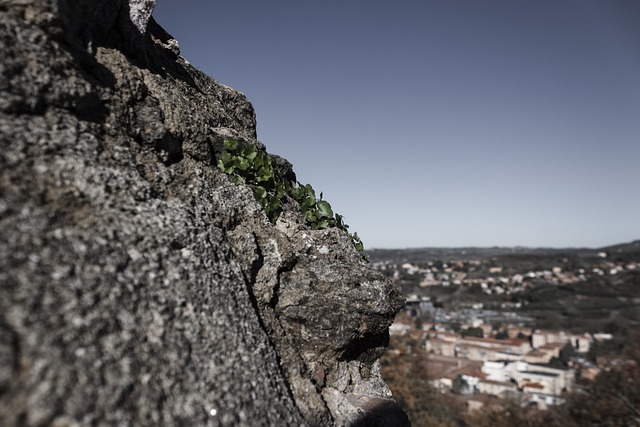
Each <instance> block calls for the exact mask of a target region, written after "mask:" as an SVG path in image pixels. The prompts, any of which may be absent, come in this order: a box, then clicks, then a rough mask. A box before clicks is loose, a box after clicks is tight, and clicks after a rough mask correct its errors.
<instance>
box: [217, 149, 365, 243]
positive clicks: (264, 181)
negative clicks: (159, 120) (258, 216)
mask: <svg viewBox="0 0 640 427" xmlns="http://www.w3.org/2000/svg"><path fill="white" fill-rule="evenodd" d="M224 147H225V151H223V153H222V154H221V155H220V157H219V158H218V162H217V165H218V168H219V169H220V170H222V171H224V172H225V173H227V174H229V176H230V177H231V179H232V180H233V182H235V183H236V184H238V185H247V186H249V188H251V190H252V191H253V195H254V196H255V198H256V200H257V201H258V203H260V205H261V206H262V207H263V209H264V210H265V213H266V214H267V217H268V218H269V220H270V221H271V222H275V220H276V219H277V218H278V215H280V212H281V211H282V206H281V201H282V199H283V198H284V197H289V198H291V199H293V200H295V201H296V202H298V205H299V206H300V209H301V210H302V214H303V215H304V218H305V220H306V222H307V224H308V225H309V226H310V227H312V228H315V229H323V228H330V227H337V228H339V229H341V230H344V231H346V232H347V233H348V234H349V238H350V239H351V242H352V243H353V245H354V246H355V248H356V250H357V251H358V252H362V251H363V250H364V245H363V244H362V240H360V237H358V233H353V234H351V233H349V226H348V225H347V224H345V223H344V220H343V217H342V215H339V214H337V213H335V214H334V212H333V209H332V208H331V204H329V202H327V201H326V200H323V198H322V193H320V198H319V199H318V198H317V197H316V192H315V190H314V189H313V187H312V186H311V185H310V184H306V185H302V184H300V183H299V182H294V181H291V180H288V179H286V178H285V177H284V176H283V174H282V172H281V171H280V169H279V168H278V165H277V164H276V163H275V162H274V160H273V158H271V157H270V156H269V155H268V154H267V153H266V152H265V151H262V150H259V149H258V148H257V147H256V146H255V145H252V144H246V145H242V144H240V143H238V141H236V140H234V139H227V140H225V141H224Z"/></svg>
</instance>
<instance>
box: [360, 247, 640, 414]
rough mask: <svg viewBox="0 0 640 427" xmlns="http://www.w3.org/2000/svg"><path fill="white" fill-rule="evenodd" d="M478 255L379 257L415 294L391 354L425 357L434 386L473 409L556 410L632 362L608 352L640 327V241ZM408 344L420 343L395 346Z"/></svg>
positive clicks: (375, 260)
mask: <svg viewBox="0 0 640 427" xmlns="http://www.w3.org/2000/svg"><path fill="white" fill-rule="evenodd" d="M426 251H428V250H425V252H426ZM430 251H431V252H433V250H430ZM468 252H470V251H462V250H461V251H460V253H459V254H458V255H460V254H462V253H464V255H465V256H464V257H459V258H449V259H447V260H446V261H445V260H443V259H440V260H437V259H434V254H433V253H429V255H427V256H425V257H424V258H422V260H421V259H420V258H421V257H420V254H419V253H416V250H412V251H411V253H409V254H407V253H404V254H403V253H402V252H401V251H396V252H395V253H391V252H385V253H382V254H380V253H378V254H374V256H373V257H372V264H373V266H374V268H376V269H377V270H379V271H381V272H382V273H383V274H385V275H386V276H388V277H390V278H392V279H393V280H395V281H396V282H398V283H399V284H400V285H401V286H402V288H403V290H404V291H405V293H406V295H407V303H406V306H405V308H404V309H403V311H402V312H401V313H400V314H399V315H398V316H397V318H396V321H395V322H394V323H393V325H392V326H391V328H390V334H391V341H392V345H391V347H390V350H389V351H390V352H392V353H393V352H395V355H394V354H391V355H389V356H388V357H393V356H398V354H399V353H402V352H415V353H418V355H417V356H419V357H418V358H417V359H414V360H419V361H420V362H419V363H424V364H425V369H424V371H426V376H427V377H428V382H429V384H430V385H431V386H432V387H433V388H434V389H436V390H438V391H439V392H441V393H446V394H453V395H455V396H459V397H460V398H462V399H463V400H464V402H465V405H466V408H467V410H468V411H473V410H475V409H479V408H481V407H483V406H484V405H487V404H490V403H491V402H495V401H496V400H498V401H499V400H509V401H512V402H518V404H519V405H521V406H522V407H528V408H532V407H535V408H538V409H543V410H544V409H548V408H549V407H551V406H554V405H560V404H563V403H564V401H565V396H566V395H567V393H571V392H576V391H578V390H580V389H581V387H582V386H581V384H585V383H588V382H589V381H593V380H594V379H595V378H596V377H597V376H598V375H599V374H600V373H601V372H603V371H606V370H608V369H609V368H610V367H611V366H612V365H615V364H616V363H624V360H619V359H618V358H617V357H616V356H615V355H614V356H612V353H610V352H609V353H607V352H605V351H599V349H607V348H611V347H612V346H613V343H616V342H620V340H621V339H622V340H624V339H626V338H625V337H623V336H622V335H626V332H627V331H628V329H629V328H637V327H638V326H640V292H638V291H640V280H639V279H640V242H634V243H632V244H628V245H621V246H620V247H619V248H617V247H616V248H608V250H600V251H596V250H593V251H585V250H580V251H578V250H576V251H575V252H571V251H564V252H562V251H555V250H550V251H539V252H536V253H535V254H526V253H522V252H518V253H513V252H509V251H506V250H505V252H506V253H504V254H500V253H498V254H494V253H493V252H492V253H491V254H489V255H488V256H484V257H483V256H482V254H480V255H481V256H479V257H477V258H474V256H473V255H474V254H473V253H471V254H469V253H468ZM471 252H473V251H471ZM494 252H495V251H494ZM448 255H449V256H451V255H455V254H451V253H449V254H448ZM485 255H486V254H485ZM554 323H555V324H554ZM408 338H410V340H411V342H414V343H417V345H416V346H414V347H413V348H411V349H409V348H407V346H406V345H405V346H404V347H402V346H400V347H399V346H398V345H393V343H394V341H396V344H397V342H401V341H398V340H402V339H405V340H406V339H408ZM402 342H405V341H402ZM414 356H416V355H414ZM639 368H640V367H639ZM392 388H393V387H392Z"/></svg>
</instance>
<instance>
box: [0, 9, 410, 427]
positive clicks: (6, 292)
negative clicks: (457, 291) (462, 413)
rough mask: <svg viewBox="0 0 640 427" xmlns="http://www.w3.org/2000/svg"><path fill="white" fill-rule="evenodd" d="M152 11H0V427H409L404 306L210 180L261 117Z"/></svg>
mask: <svg viewBox="0 0 640 427" xmlns="http://www.w3.org/2000/svg"><path fill="white" fill-rule="evenodd" d="M153 5H154V2H153V1H149V0H139V1H138V0H129V1H128V2H127V1H124V0H111V1H103V2H98V3H96V2H89V1H86V0H82V1H77V2H76V1H74V2H71V1H69V0H46V1H45V0H43V1H37V2H36V1H20V2H0V43H1V44H2V45H1V46H0V47H1V49H0V147H1V148H2V149H1V150H0V233H1V235H2V239H1V240H0V292H1V295H2V298H1V299H0V425H3V426H23V425H24V426H36V425H70V426H72V425H92V424H108V425H111V424H118V425H227V426H238V425H239V426H242V425H245V426H259V425H264V426H271V425H291V426H294V425H295V426H299V425H323V426H324V425H326V426H330V425H336V426H348V425H372V426H375V425H406V424H407V419H406V416H405V415H404V414H403V413H402V411H400V410H399V409H398V407H397V405H395V403H394V402H393V401H392V400H391V399H390V394H389V390H388V388H387V387H386V385H385V384H384V382H383V381H382V379H381V377H380V373H379V368H378V357H379V356H380V354H381V353H382V351H383V350H384V348H385V347H386V344H387V340H388V326H389V324H390V322H391V320H392V318H393V316H394V315H395V313H396V312H397V310H399V308H400V307H401V306H402V304H403V302H404V301H403V298H402V295H401V293H400V291H399V289H398V288H397V287H396V286H395V285H394V284H392V283H391V282H389V281H387V280H386V279H384V277H382V276H381V275H379V274H378V273H375V272H374V271H373V270H372V269H371V268H370V267H369V266H368V265H367V264H366V263H365V262H364V261H363V260H362V258H361V256H360V254H358V252H357V251H356V250H355V249H354V248H353V245H352V244H351V241H350V240H349V237H348V235H347V234H346V233H345V232H344V231H342V230H339V229H335V228H334V229H326V230H311V229H309V227H308V226H306V225H305V223H304V219H303V218H301V215H300V212H299V211H297V210H296V206H295V204H294V203H292V204H288V205H286V208H285V209H284V210H283V212H282V213H281V215H280V217H279V218H278V219H277V221H276V222H275V224H272V223H271V222H270V221H269V220H268V219H267V217H266V215H265V213H264V211H263V210H262V208H261V207H260V205H259V204H258V203H257V202H256V201H255V199H254V197H253V195H252V193H251V190H250V189H249V188H247V187H243V186H237V185H235V184H233V183H232V182H231V180H230V179H229V177H227V176H226V175H225V174H224V173H223V172H221V171H220V170H218V169H217V168H215V167H214V165H215V163H216V156H217V155H219V154H220V152H221V151H222V150H223V141H224V140H225V139H228V138H234V139H236V140H238V141H241V142H243V143H245V144H254V145H255V146H256V147H259V148H260V149H265V147H264V145H263V144H262V143H260V142H259V141H258V140H257V139H256V121H255V114H254V110H253V108H252V106H251V104H250V103H249V102H248V101H247V99H246V98H245V96H244V95H243V94H241V93H239V92H237V91H235V90H233V89H231V88H229V87H227V86H225V85H223V84H220V83H218V82H216V81H214V80H213V79H211V78H209V77H208V76H206V75H204V74H203V73H201V72H200V71H198V70H196V69H194V68H193V67H192V66H191V65H189V63H188V62H187V61H185V60H184V59H183V58H181V57H180V56H179V50H178V48H177V46H178V45H177V42H175V40H174V39H173V38H172V37H171V36H170V35H169V34H167V33H166V31H164V30H163V29H162V28H161V27H160V26H159V25H158V24H157V23H156V22H155V21H154V20H153V18H152V17H150V13H151V10H152V9H153ZM277 162H278V164H282V165H284V166H286V167H290V165H288V164H287V163H286V161H285V160H283V159H277ZM394 423H395V424H394Z"/></svg>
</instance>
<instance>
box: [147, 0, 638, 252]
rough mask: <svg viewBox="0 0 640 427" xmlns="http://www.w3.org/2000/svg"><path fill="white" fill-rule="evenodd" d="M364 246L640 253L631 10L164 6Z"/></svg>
mask: <svg viewBox="0 0 640 427" xmlns="http://www.w3.org/2000/svg"><path fill="white" fill-rule="evenodd" d="M154 16H155V18H156V20H157V21H158V22H159V23H160V24H161V25H162V26H163V27H164V28H165V29H166V30H167V31H168V32H169V33H171V34H172V35H173V36H174V37H175V38H176V39H177V40H178V41H179V42H180V46H181V50H182V56H184V57H185V58H186V59H187V60H189V61H190V62H191V63H192V64H194V65H195V66H196V67H198V68H200V69H201V70H202V71H204V72H206V73H207V74H209V75H211V76H212V77H213V78H215V79H216V80H218V81H220V82H222V83H224V84H226V85H228V86H231V87H233V88H235V89H237V90H239V91H241V92H243V93H245V94H246V95H247V97H248V98H249V100H250V101H251V102H252V103H253V106H254V107H255V109H256V114H257V119H258V139H259V140H260V141H262V142H263V143H265V144H266V146H267V148H268V150H269V152H271V153H274V154H279V155H281V156H283V157H285V158H287V159H288V160H289V161H291V162H292V163H293V165H294V170H295V171H296V173H297V175H298V179H299V180H300V181H301V182H303V183H310V184H312V185H313V187H314V188H315V189H316V190H317V191H318V192H320V191H323V192H324V196H325V199H327V200H328V201H329V202H330V203H331V204H332V206H333V208H334V210H335V211H337V212H339V213H341V214H342V215H344V216H345V218H346V221H347V223H348V224H349V225H350V226H351V231H357V232H358V234H359V235H360V236H361V237H362V239H363V241H364V243H365V246H366V247H368V248H391V247H393V248H401V247H423V246H515V245H522V246H550V247H565V246H574V247H575V246H589V247H598V246H604V245H609V244H615V243H621V242H627V241H631V240H634V239H639V238H640V1H638V0H606V1H605V0H535V1H532V0H502V1H498V0H489V1H485V0H436V1H434V0H398V1H393V2H392V1H390V0H386V1H382V0H346V1H345V0H341V1H337V0H323V1H300V0H296V1H293V0H278V1H275V2H266V1H260V0H235V1H229V2H214V1H209V0H207V1H205V0H201V1H194V0H180V1H178V0H159V1H158V4H157V6H156V9H155V12H154Z"/></svg>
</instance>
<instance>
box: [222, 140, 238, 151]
mask: <svg viewBox="0 0 640 427" xmlns="http://www.w3.org/2000/svg"><path fill="white" fill-rule="evenodd" d="M218 141H219V140H218ZM224 148H226V149H227V150H232V151H233V150H236V149H237V148H238V141H236V140H235V139H225V140H224Z"/></svg>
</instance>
